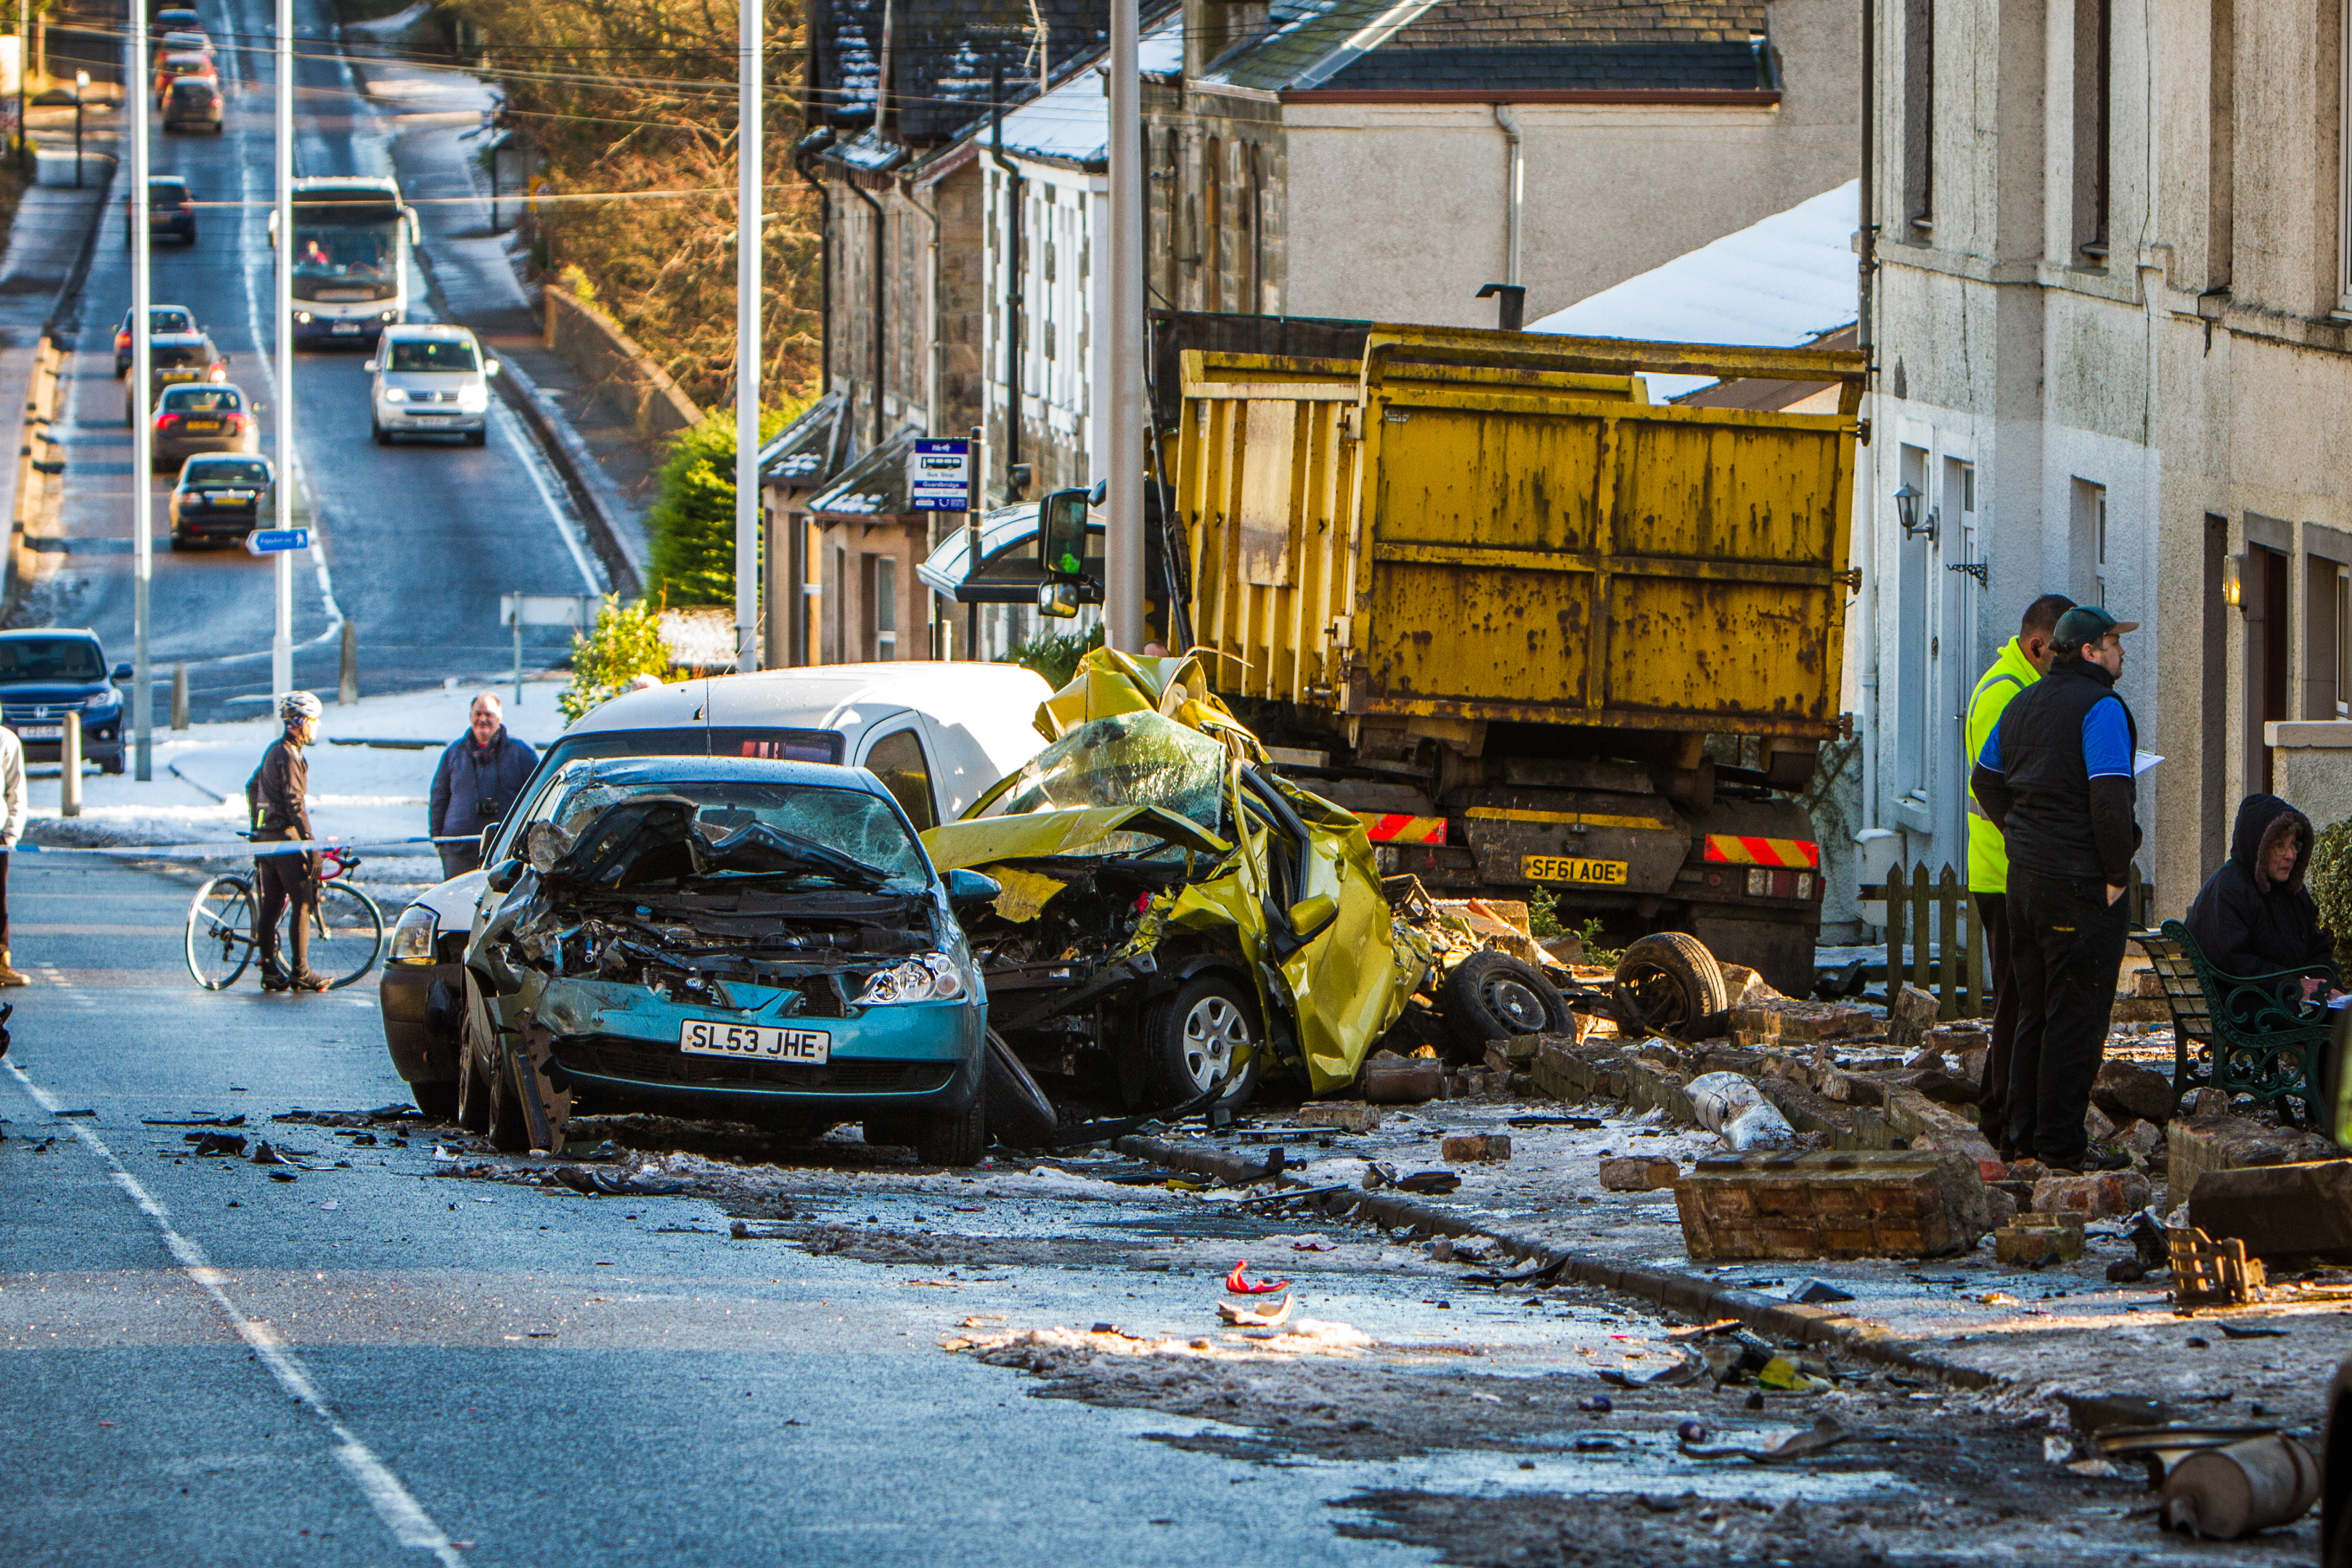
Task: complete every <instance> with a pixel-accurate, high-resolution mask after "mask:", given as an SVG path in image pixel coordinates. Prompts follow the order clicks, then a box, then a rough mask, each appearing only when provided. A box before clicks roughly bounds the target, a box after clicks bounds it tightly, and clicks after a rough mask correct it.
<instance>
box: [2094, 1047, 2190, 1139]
mask: <svg viewBox="0 0 2352 1568" xmlns="http://www.w3.org/2000/svg"><path fill="white" fill-rule="evenodd" d="M2091 1103H2092V1104H2093V1105H2095V1106H2096V1107H2098V1108H2099V1109H2100V1110H2104V1111H2105V1112H2106V1113H2107V1115H2108V1116H2109V1117H2110V1118H2112V1119H2113V1120H2114V1121H2116V1124H2117V1125H2121V1124H2122V1123H2124V1122H2126V1121H2131V1120H2133V1119H2134V1118H2135V1117H2137V1119H2138V1120H2140V1121H2153V1122H2155V1123H2156V1124H2157V1125H2158V1126H2159V1127H2161V1126H2163V1125H2164V1124H2165V1123H2166V1122H2167V1121H2171V1120H2172V1113H2173V1111H2174V1110H2176V1109H2177V1105H2178V1101H2177V1097H2176V1096H2175V1095H2174V1094H2173V1092H2172V1080H2171V1079H2168V1078H2166V1077H2165V1076H2164V1075H2163V1074H2161V1073H2156V1072H2150V1071H2149V1070H2148V1069H2147V1068H2144V1067H2141V1066H2140V1065H2139V1064H2138V1063H2137V1062H2127V1061H2121V1060H2117V1061H2109V1062H2101V1063H2100V1064H2099V1076H2098V1077H2097V1078H2095V1079H2092V1080H2091Z"/></svg>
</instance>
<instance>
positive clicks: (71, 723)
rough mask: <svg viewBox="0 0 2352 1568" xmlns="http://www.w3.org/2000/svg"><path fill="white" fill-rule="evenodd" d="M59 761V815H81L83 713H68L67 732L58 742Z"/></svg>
mask: <svg viewBox="0 0 2352 1568" xmlns="http://www.w3.org/2000/svg"><path fill="white" fill-rule="evenodd" d="M58 765H59V773H60V781H59V790H60V794H59V795H58V816H80V815H81V715H80V714H79V713H71V712H69V713H68V714H67V715H66V726H65V734H64V736H63V737H62V738H61V739H60V740H59V741H58Z"/></svg>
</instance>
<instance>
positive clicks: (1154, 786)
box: [982, 713, 1228, 855]
mask: <svg viewBox="0 0 2352 1568" xmlns="http://www.w3.org/2000/svg"><path fill="white" fill-rule="evenodd" d="M1227 760H1228V759H1227V756H1226V752H1225V749H1224V748H1223V746H1221V745H1219V744H1217V742H1214V741H1212V740H1210V739H1209V738H1208V737H1207V736H1206V735H1203V734H1202V733H1201V732H1200V731H1197V730H1192V729H1188V728H1186V727H1185V726H1184V725H1182V724H1179V723H1177V722H1176V721H1174V720H1172V719H1169V718H1164V717H1162V716H1161V715H1160V714H1158V713H1118V714H1114V715H1113V716H1111V717H1110V718H1108V719H1097V720H1095V721H1093V722H1091V723H1087V724H1081V725H1079V726H1078V727H1077V728H1076V729H1075V730H1073V731H1070V732H1069V733H1068V734H1066V735H1065V736H1063V737H1062V738H1061V739H1060V740H1058V741H1056V742H1054V743H1053V744H1052V745H1050V746H1048V747H1046V748H1045V750H1044V751H1042V752H1038V753H1037V754H1036V755H1035V756H1034V757H1032V758H1031V759H1030V760H1029V762H1028V763H1026V764H1025V765H1024V767H1023V768H1022V770H1021V772H1020V774H1019V776H1018V782H1016V783H1015V784H1013V786H1012V787H1011V788H1010V789H1008V790H1007V791H1006V792H1005V793H1004V795H1003V796H1001V797H1000V798H999V799H998V800H997V801H996V802H995V803H994V804H993V805H991V806H990V807H989V809H988V810H987V811H986V812H984V813H983V814H982V815H983V816H1024V815H1026V814H1027V813H1030V812H1033V811H1057V810H1063V809H1066V808H1068V807H1071V806H1086V805H1156V806H1159V807H1160V808H1161V809H1162V810H1164V811H1170V812H1173V813H1174V814H1175V815H1177V816H1182V817H1188V818H1190V819H1191V820H1192V821H1193V822H1196V823H1198V824H1200V826H1202V827H1203V828H1205V829H1207V830H1208V831H1209V832H1211V833H1220V832H1222V827H1223V821H1224V784H1225V764H1226V762H1227ZM1129 840H1132V841H1133V842H1128V841H1129ZM1142 842H1143V841H1142V837H1141V836H1140V835H1138V834H1128V833H1122V834H1115V835H1113V836H1112V837H1111V838H1110V839H1107V840H1105V841H1104V842H1103V843H1102V844H1100V845H1099V846H1097V847H1095V848H1094V850H1093V852H1094V853H1098V854H1105V855H1117V854H1132V853H1134V852H1136V850H1137V848H1138V847H1139V846H1140V845H1141V844H1142Z"/></svg>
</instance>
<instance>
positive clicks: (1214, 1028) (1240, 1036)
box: [1184, 996, 1251, 1093]
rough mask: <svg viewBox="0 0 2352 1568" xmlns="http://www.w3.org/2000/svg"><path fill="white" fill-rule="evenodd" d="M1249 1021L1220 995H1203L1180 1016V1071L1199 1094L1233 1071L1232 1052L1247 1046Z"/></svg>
mask: <svg viewBox="0 0 2352 1568" xmlns="http://www.w3.org/2000/svg"><path fill="white" fill-rule="evenodd" d="M1250 1043H1251V1041H1250V1030H1249V1021H1248V1020H1247V1019H1246V1018H1244V1017H1243V1016H1242V1010H1241V1009H1240V1008H1239V1007H1236V1006H1235V1005H1234V1004H1233V1001H1232V1000H1231V999H1230V998H1228V997H1224V996H1203V997H1202V998H1201V999H1200V1000H1199V1001H1198V1002H1195V1003H1193V1004H1192V1011H1191V1012H1189V1013H1187V1014H1185V1015H1184V1072H1185V1075H1186V1076H1187V1077H1189V1078H1190V1079H1192V1084H1193V1087H1194V1088H1196V1089H1200V1090H1202V1092H1203V1093H1205V1092H1207V1091H1208V1090H1210V1089H1214V1088H1215V1087H1216V1086H1217V1085H1218V1084H1219V1083H1221V1082H1223V1080H1224V1079H1227V1078H1228V1077H1230V1076H1231V1075H1232V1073H1233V1070H1234V1051H1235V1050H1236V1049H1239V1048H1244V1047H1248V1046H1249V1045H1250Z"/></svg>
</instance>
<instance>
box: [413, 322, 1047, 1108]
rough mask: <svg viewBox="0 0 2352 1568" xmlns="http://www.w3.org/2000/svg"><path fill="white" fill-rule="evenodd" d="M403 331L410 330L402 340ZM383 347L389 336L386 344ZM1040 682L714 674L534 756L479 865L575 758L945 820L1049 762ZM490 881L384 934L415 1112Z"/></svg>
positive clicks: (442, 1089)
mask: <svg viewBox="0 0 2352 1568" xmlns="http://www.w3.org/2000/svg"><path fill="white" fill-rule="evenodd" d="M396 330H398V331H414V330H415V329H410V328H401V329H396ZM391 337H392V333H391V332H389V331H387V332H386V333H385V338H386V340H387V341H390V339H391ZM1052 695H1053V689H1052V688H1051V687H1049V686H1047V685H1046V684H1045V678H1044V677H1042V676H1039V675H1037V674H1036V673H1034V671H1031V670H1026V669H1023V668H1020V667H1019V666H1018V665H1011V664H961V663H952V664H951V663H940V662H935V661H924V660H913V659H910V660H904V661H900V662H898V663H891V664H831V665H817V666H814V667H812V668H805V669H772V670H766V671H763V672H761V673H760V674H758V675H722V676H715V677H712V678H710V679H703V680H685V681H680V682H678V683H677V684H676V685H672V686H656V687H650V688H648V689H646V690H643V691H630V692H625V693H623V694H622V695H620V696H618V697H615V698H614V699H613V700H611V701H609V702H606V703H605V704H604V706H602V707H601V708H598V709H597V710H595V711H593V712H592V713H589V714H587V715H586V716H584V717H583V718H582V719H581V720H580V721H579V722H578V723H576V724H573V725H572V727H571V728H570V729H568V730H566V731H564V732H563V735H562V739H560V740H558V741H557V742H555V743H554V744H553V745H551V746H550V747H548V748H547V750H546V751H545V752H541V755H540V759H539V768H538V770H537V771H536V772H534V773H532V774H531V776H530V783H529V784H525V785H524V786H523V789H522V793H521V794H520V795H518V796H517V797H516V799H515V804H514V806H513V808H512V809H511V810H509V812H508V813H507V816H506V820H505V821H504V822H502V823H500V824H499V826H497V827H495V828H492V829H490V830H489V832H488V833H487V834H485V835H484V836H483V837H484V849H485V853H484V855H483V858H482V863H483V865H484V866H486V867H487V866H494V865H496V864H498V862H499V860H501V859H503V858H506V856H507V855H508V854H509V849H508V847H507V845H506V837H507V835H508V834H509V832H510V831H511V825H513V824H516V823H520V822H522V821H524V820H525V819H527V818H528V817H529V816H530V807H531V805H532V803H533V802H535V801H536V800H537V799H538V798H539V792H540V791H541V789H543V788H545V787H546V786H547V784H548V781H549V780H550V779H551V778H552V777H553V776H554V774H555V771H556V769H558V768H560V767H562V765H563V764H564V763H568V762H571V761H573V760H574V759H576V758H581V757H643V756H682V755H685V756H725V757H779V758H783V759H785V760H788V761H792V762H803V763H836V764H847V765H851V766H856V767H862V768H866V769H868V770H870V771H871V772H872V773H874V774H875V775H876V776H877V778H879V779H880V780H881V781H882V784H883V787H884V788H886V789H887V790H888V791H889V792H890V795H891V796H892V797H893V798H894V799H896V800H897V801H898V805H899V806H900V807H901V808H902V809H904V810H905V812H906V813H907V816H908V819H909V820H910V821H911V822H912V823H913V824H914V826H915V830H916V831H917V832H921V831H922V830H923V829H924V828H927V827H930V826H934V825H936V824H938V823H941V822H947V821H951V820H953V819H954V818H955V817H957V816H961V814H962V813H963V810H964V808H965V807H967V806H969V805H971V803H972V802H973V801H974V800H977V799H978V798H979V797H980V795H981V794H982V792H983V791H985V790H986V789H987V788H988V786H989V785H991V784H994V783H995V782H996V781H997V780H999V779H1001V778H1003V776H1004V775H1005V774H1007V773H1011V772H1013V770H1014V769H1016V768H1018V767H1020V766H1021V764H1022V763H1025V762H1027V761H1028V760H1029V759H1030V758H1031V757H1034V756H1035V755H1036V754H1037V753H1038V752H1041V751H1043V750H1045V737H1044V736H1043V735H1041V734H1039V733H1038V732H1037V728H1036V723H1035V718H1036V712H1037V705H1038V704H1039V703H1041V702H1043V701H1045V699H1046V698H1048V697H1050V696H1052ZM486 876H487V873H486V872H484V871H468V872H467V873H466V874H465V875H463V876H459V877H452V878H451V879H449V880H447V881H446V882H443V883H441V884H440V885H438V886H437V887H434V888H429V889H425V892H424V893H423V894H421V895H420V896H419V897H418V898H417V900H416V901H415V903H412V904H410V905H409V906H408V908H407V909H405V910H402V911H401V914H400V917H399V919H398V920H397V921H394V924H393V933H392V950H391V952H390V954H389V955H388V962H387V963H385V964H384V970H383V987H382V989H381V990H380V992H379V993H378V995H379V998H380V1005H381V1006H382V1009H383V1037H384V1044H385V1046H386V1047H388V1048H389V1049H390V1051H391V1052H392V1059H393V1065H394V1067H395V1068H398V1069H399V1072H400V1076H401V1077H402V1078H404V1079H407V1080H408V1084H409V1088H410V1090H411V1092H412V1093H413V1094H414V1095H415V1099H416V1104H417V1108H418V1109H419V1110H423V1111H425V1113H426V1114H427V1115H435V1116H446V1115H448V1114H450V1113H451V1111H452V1110H454V1108H455V1106H456V1103H457V1040H458V1027H459V1009H460V1008H461V1007H462V1006H463V1004H464V997H465V985H464V981H463V977H462V975H461V973H460V968H461V964H460V960H461V959H462V958H463V956H464V953H465V947H466V943H467V940H468V939H469V938H470V936H471V935H472V932H473V927H474V916H475V911H476V910H477V909H478V907H479V905H480V903H481V900H482V892H483V889H484V885H485V878H486Z"/></svg>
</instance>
